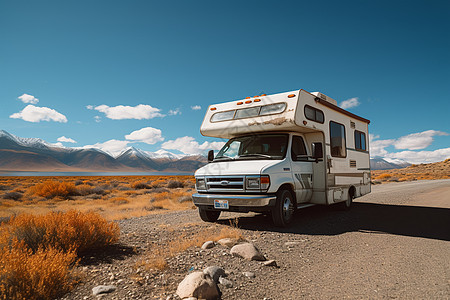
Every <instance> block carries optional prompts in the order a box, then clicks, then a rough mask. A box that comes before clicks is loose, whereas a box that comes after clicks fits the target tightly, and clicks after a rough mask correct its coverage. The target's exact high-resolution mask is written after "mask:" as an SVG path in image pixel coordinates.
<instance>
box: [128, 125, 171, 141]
mask: <svg viewBox="0 0 450 300" xmlns="http://www.w3.org/2000/svg"><path fill="white" fill-rule="evenodd" d="M125 139H127V140H129V141H133V142H143V143H146V144H150V145H153V144H156V143H157V142H162V141H163V140H164V138H163V137H162V136H161V130H159V129H156V128H153V127H145V128H142V129H139V130H136V131H133V132H132V133H130V134H127V135H126V136H125Z"/></svg>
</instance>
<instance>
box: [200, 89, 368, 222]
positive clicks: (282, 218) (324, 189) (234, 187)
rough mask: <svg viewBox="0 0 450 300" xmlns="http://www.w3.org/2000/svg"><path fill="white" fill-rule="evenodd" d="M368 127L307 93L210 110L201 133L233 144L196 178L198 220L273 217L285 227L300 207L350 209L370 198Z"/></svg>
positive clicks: (211, 157)
mask: <svg viewBox="0 0 450 300" xmlns="http://www.w3.org/2000/svg"><path fill="white" fill-rule="evenodd" d="M368 124H369V121H368V120H366V119H364V118H361V117H359V116H356V115H354V114H352V113H350V112H347V111H345V110H343V109H341V108H339V107H338V106H336V101H335V100H333V99H330V98H328V97H327V96H325V95H323V94H321V93H313V94H311V93H308V92H306V91H304V90H297V91H293V92H288V93H281V94H275V95H269V96H267V95H262V96H257V97H253V98H246V99H243V100H237V101H231V102H226V103H221V104H217V105H212V106H210V107H209V108H208V111H207V113H206V115H205V118H204V120H203V123H202V126H201V129H200V131H201V133H202V134H203V135H205V136H212V137H218V138H227V139H228V142H227V143H226V144H225V145H224V146H223V147H222V149H221V150H220V151H219V152H218V153H217V154H216V155H215V156H214V154H213V152H210V153H209V155H208V157H209V163H208V164H207V165H206V166H204V167H202V168H200V169H198V170H197V171H196V173H195V178H196V189H197V193H196V194H194V195H193V199H194V204H195V205H196V206H197V207H198V208H199V214H200V217H201V218H202V219H203V220H204V221H208V222H213V221H216V220H217V219H218V218H219V216H220V213H221V212H222V211H234V212H249V211H256V212H269V213H271V215H272V219H273V222H274V224H275V225H277V226H287V225H289V223H291V222H292V220H293V217H294V215H293V213H294V211H295V210H296V209H298V208H304V207H308V206H311V205H316V204H321V205H331V204H338V205H341V206H342V207H343V208H347V209H348V208H350V206H351V204H352V201H353V199H354V198H357V197H360V196H362V195H364V194H367V193H369V192H370V164H369V151H368V149H367V146H366V145H367V141H366V137H367V136H368Z"/></svg>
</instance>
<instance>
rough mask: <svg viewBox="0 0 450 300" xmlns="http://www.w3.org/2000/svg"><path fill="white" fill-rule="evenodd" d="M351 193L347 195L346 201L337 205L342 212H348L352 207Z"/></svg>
mask: <svg viewBox="0 0 450 300" xmlns="http://www.w3.org/2000/svg"><path fill="white" fill-rule="evenodd" d="M353 198H354V197H353V193H351V191H350V192H349V193H348V197H347V200H345V201H343V202H340V203H338V205H339V208H340V209H342V210H350V208H351V207H352V205H353Z"/></svg>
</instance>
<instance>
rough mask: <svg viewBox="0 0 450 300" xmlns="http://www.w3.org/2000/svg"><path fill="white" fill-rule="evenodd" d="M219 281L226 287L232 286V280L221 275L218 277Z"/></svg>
mask: <svg viewBox="0 0 450 300" xmlns="http://www.w3.org/2000/svg"><path fill="white" fill-rule="evenodd" d="M219 283H220V284H221V285H223V286H225V287H227V288H232V287H233V282H232V281H231V280H228V279H226V278H224V277H222V276H220V277H219Z"/></svg>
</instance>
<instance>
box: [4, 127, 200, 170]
mask: <svg viewBox="0 0 450 300" xmlns="http://www.w3.org/2000/svg"><path fill="white" fill-rule="evenodd" d="M205 163H206V159H205V158H202V157H201V156H200V157H196V158H189V157H185V156H183V155H177V154H173V153H171V152H169V151H165V150H159V151H156V152H148V151H143V150H141V149H138V148H135V147H129V148H127V149H124V151H122V152H121V153H120V154H119V155H118V156H117V157H114V156H112V155H110V154H108V153H106V152H104V151H102V150H100V149H97V148H80V147H74V148H69V147H61V146H58V145H54V144H50V143H48V142H46V141H44V140H42V139H39V138H21V137H17V136H15V135H13V134H10V133H8V132H6V131H4V130H0V170H15V171H21V170H22V171H31V170H33V171H44V170H45V171H47V170H54V171H56V170H58V171H59V170H61V171H66V170H73V171H82V170H90V171H164V170H170V171H183V172H193V171H195V169H197V168H198V167H199V166H201V165H203V164H205Z"/></svg>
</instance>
